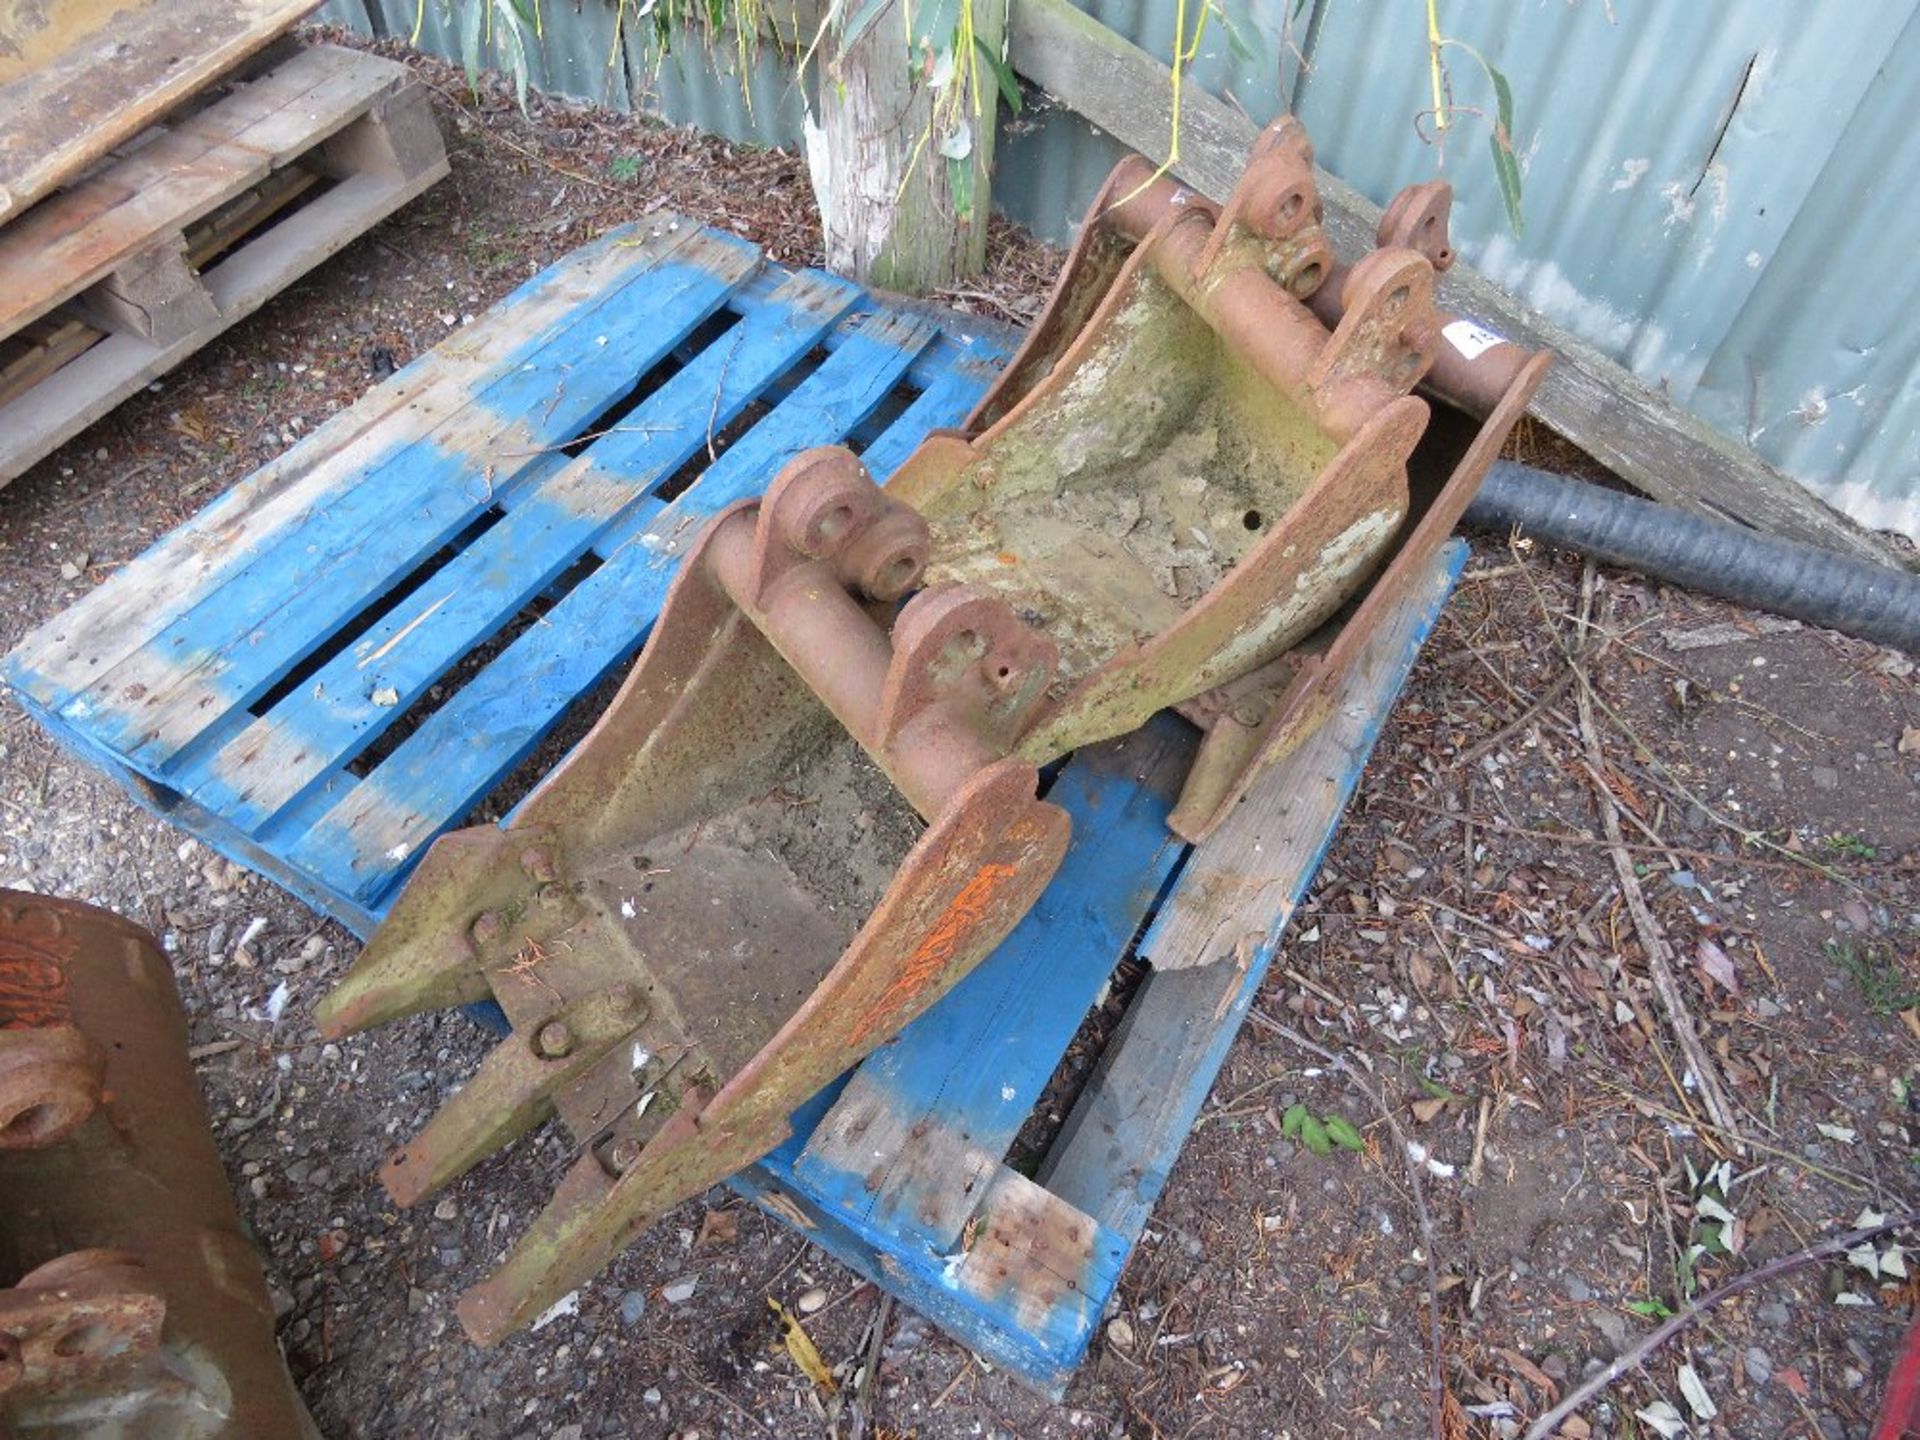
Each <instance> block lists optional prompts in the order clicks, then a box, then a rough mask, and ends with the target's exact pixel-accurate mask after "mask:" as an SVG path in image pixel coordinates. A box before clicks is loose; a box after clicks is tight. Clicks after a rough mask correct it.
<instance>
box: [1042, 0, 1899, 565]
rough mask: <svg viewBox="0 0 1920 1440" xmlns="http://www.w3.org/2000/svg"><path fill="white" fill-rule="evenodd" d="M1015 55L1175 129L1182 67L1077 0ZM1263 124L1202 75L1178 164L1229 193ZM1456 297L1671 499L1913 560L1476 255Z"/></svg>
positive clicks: (1331, 203) (1101, 121) (1573, 415)
mask: <svg viewBox="0 0 1920 1440" xmlns="http://www.w3.org/2000/svg"><path fill="white" fill-rule="evenodd" d="M1012 12H1013V13H1012V17H1011V20H1010V21H1009V24H1008V32H1007V33H1008V59H1009V61H1010V63H1011V64H1012V65H1013V67H1014V68H1015V69H1016V70H1018V71H1019V72H1020V73H1021V74H1023V75H1025V76H1026V77H1027V78H1028V79H1029V80H1031V81H1033V82H1034V83H1035V84H1036V85H1039V86H1040V87H1041V88H1042V89H1044V90H1046V91H1047V92H1048V93H1049V94H1051V95H1053V96H1054V97H1055V98H1056V99H1058V100H1060V101H1061V102H1063V103H1064V104H1066V105H1068V106H1070V107H1071V108H1072V109H1074V110H1076V111H1078V112H1079V113H1080V114H1081V115H1083V116H1085V117H1086V118H1087V119H1088V120H1091V121H1092V122H1093V123H1094V124H1095V125H1097V126H1099V127H1100V128H1101V129H1102V130H1105V131H1106V132H1107V133H1108V134H1110V135H1112V136H1114V137H1115V138H1116V139H1118V140H1119V141H1121V143H1123V144H1125V145H1128V146H1131V147H1132V148H1133V149H1135V150H1137V151H1139V152H1140V153H1141V154H1143V155H1145V156H1147V157H1148V158H1149V159H1151V160H1153V161H1154V162H1155V163H1156V164H1157V163H1161V162H1163V161H1165V160H1166V158H1167V155H1168V150H1169V142H1170V140H1171V125H1170V118H1169V113H1168V103H1167V97H1168V96H1169V95H1170V94H1171V93H1172V90H1171V85H1172V72H1171V71H1170V70H1169V69H1168V68H1167V67H1166V66H1165V65H1163V64H1161V63H1160V62H1159V61H1158V60H1156V59H1155V58H1154V57H1153V56H1151V55H1149V54H1147V52H1146V51H1144V50H1142V49H1140V48H1139V47H1138V46H1136V45H1134V44H1133V43H1131V42H1130V41H1128V40H1126V39H1125V38H1124V37H1122V36H1120V35H1118V34H1116V33H1114V32H1113V31H1112V30H1109V29H1108V28H1107V27H1106V26H1104V25H1102V24H1101V23H1100V22H1099V21H1098V20H1096V19H1094V18H1093V17H1092V16H1091V15H1088V14H1086V13H1085V12H1084V11H1081V10H1079V9H1077V8H1076V7H1075V6H1074V5H1073V4H1072V3H1071V0H1015V3H1014V4H1013V7H1012ZM1257 133H1258V130H1257V127H1256V126H1255V125H1254V124H1253V122H1252V121H1250V120H1249V119H1247V117H1246V116H1245V115H1244V114H1242V113H1241V112H1240V111H1238V110H1236V109H1234V108H1233V107H1231V106H1230V105H1228V104H1227V103H1226V102H1224V101H1221V100H1218V99H1215V98H1214V97H1213V96H1211V95H1208V94H1206V93H1205V92H1204V91H1201V90H1199V89H1197V88H1195V87H1191V86H1189V87H1187V88H1186V89H1185V91H1184V92H1183V95H1182V113H1181V121H1180V161H1179V163H1178V164H1176V165H1175V166H1174V167H1173V171H1174V173H1175V174H1176V175H1177V176H1179V177H1180V178H1181V179H1182V180H1184V181H1186V182H1187V183H1188V184H1189V185H1192V186H1193V187H1194V188H1195V189H1197V190H1199V191H1201V192H1202V193H1203V194H1205V195H1208V196H1210V197H1211V198H1213V199H1215V200H1225V199H1226V197H1227V195H1228V194H1229V193H1230V192H1231V191H1232V189H1233V185H1234V182H1235V181H1236V180H1237V179H1238V178H1239V176H1240V172H1241V171H1242V169H1243V168H1244V167H1245V165H1246V159H1247V152H1248V150H1249V149H1250V148H1251V147H1252V145H1253V141H1254V138H1255V136H1256V135H1257ZM1317 178H1318V183H1319V190H1320V198H1321V199H1322V200H1323V201H1324V202H1325V205H1326V229H1327V233H1328V236H1329V238H1330V239H1331V240H1332V241H1333V244H1334V248H1335V249H1336V250H1338V251H1339V252H1340V253H1341V254H1343V255H1348V256H1353V255H1358V254H1361V253H1364V252H1365V251H1366V250H1368V249H1370V248H1372V245H1373V237H1374V232H1375V230H1376V228H1377V227H1378V225H1379V222H1380V207H1379V206H1377V205H1375V204H1374V203H1373V202H1372V201H1370V200H1368V199H1367V198H1366V197H1365V196H1363V195H1361V194H1360V193H1359V192H1358V191H1357V190H1354V189H1353V188H1352V187H1351V186H1348V185H1346V184H1344V183H1342V182H1341V181H1340V180H1339V179H1337V178H1336V177H1334V176H1332V175H1330V174H1328V173H1327V172H1326V171H1324V170H1322V171H1320V172H1318V177H1317ZM1439 300H1440V303H1441V305H1442V306H1443V307H1445V308H1448V309H1450V310H1453V311H1457V312H1458V313H1460V314H1463V315H1467V316H1470V317H1472V318H1473V319H1476V320H1479V321H1481V322H1483V323H1485V324H1487V325H1489V326H1490V327H1491V328H1492V329H1494V330H1497V331H1499V332H1500V333H1501V334H1503V335H1505V336H1506V337H1507V338H1508V339H1511V340H1513V341H1515V342H1516V343H1518V344H1522V345H1527V346H1530V347H1532V348H1534V349H1544V350H1551V351H1553V352H1554V353H1555V356H1556V359H1555V361H1554V365H1553V368H1552V369H1551V370H1550V371H1549V372H1548V374H1547V378H1546V381H1545V383H1543V384H1542V385H1541V387H1540V389H1539V391H1538V393H1536V394H1535V396H1534V400H1533V405H1532V407H1531V408H1532V413H1533V414H1534V415H1535V416H1537V417H1538V418H1539V419H1540V420H1541V421H1543V422H1544V423H1545V424H1547V425H1549V426H1551V427H1552V428H1553V429H1554V430H1556V431H1558V432H1559V433H1560V434H1561V435H1564V436H1565V437H1566V438H1567V439H1569V440H1571V441H1572V442H1573V443H1574V444H1576V445H1578V446H1579V447H1580V448H1581V449H1583V450H1585V451H1586V452H1587V453H1588V454H1590V455H1592V456H1593V457H1594V458H1595V459H1596V460H1598V461H1599V462H1600V463H1601V464H1603V465H1605V466H1606V467H1607V468H1608V469H1610V470H1612V471H1613V472H1614V473H1615V474H1616V475H1618V476H1620V478H1621V479H1623V480H1625V481H1627V482H1628V483H1629V484H1631V485H1633V486H1634V487H1635V488H1637V489H1639V490H1643V491H1645V492H1646V493H1647V494H1648V495H1651V496H1653V497H1654V498H1655V499H1657V500H1663V501H1665V502H1667V503H1668V504H1671V505H1678V506H1681V507H1683V508H1685V509H1689V510H1693V511H1697V512H1700V513H1703V514H1708V515H1714V516H1720V517H1724V518H1731V519H1734V520H1738V521H1741V522H1743V523H1745V524H1747V525H1751V526H1753V527H1754V528H1756V529H1760V530H1766V531H1771V532H1772V533H1774V534H1778V535H1785V536H1789V537H1791V538H1792V539H1795V540H1803V541H1806V542H1808V543H1809V544H1814V545H1824V546H1826V547H1827V548H1829V549H1832V550H1839V551H1842V552H1843V553H1846V554H1850V555H1854V556H1857V557H1860V558H1863V559H1868V560H1874V561H1878V562H1879V563H1881V564H1891V565H1895V566H1903V565H1904V564H1905V563H1906V562H1905V561H1903V560H1902V559H1901V558H1900V557H1899V556H1898V555H1897V554H1896V552H1894V550H1893V549H1892V548H1891V547H1890V546H1888V545H1886V544H1885V543H1884V542H1882V541H1881V540H1880V539H1879V538H1878V537H1877V536H1875V535H1873V534H1871V533H1870V532H1868V531H1867V530H1865V529H1863V528H1862V527H1861V526H1859V525H1857V524H1855V523H1854V522H1853V521H1852V520H1850V519H1848V518H1847V517H1846V516H1844V515H1842V514H1841V513H1840V512H1839V511H1837V510H1835V509H1833V508H1832V507H1831V506H1829V505H1827V504H1826V502H1824V501H1823V500H1821V499H1820V498H1819V497H1817V496H1816V495H1814V494H1813V493H1812V492H1811V491H1809V490H1807V489H1806V488H1805V487H1804V486H1802V485H1801V484H1800V483H1799V482H1798V481H1796V480H1794V479H1792V478H1791V477H1789V476H1787V475H1785V474H1783V473H1781V472H1780V471H1779V470H1776V469H1775V468H1774V467H1773V466H1771V465H1769V464H1768V463H1767V462H1766V461H1764V460H1762V459H1761V458H1760V457H1759V456H1758V455H1757V454H1755V453H1754V452H1753V451H1752V450H1751V449H1749V448H1748V447H1747V446H1745V445H1743V444H1741V443H1739V442H1738V441H1736V440H1734V439H1732V438H1730V437H1729V436H1726V435H1723V434H1721V433H1720V432H1719V431H1718V430H1715V429H1714V428H1713V427H1712V426H1711V425H1708V424H1707V423H1706V422H1705V421H1704V420H1701V419H1698V418H1697V417H1695V416H1693V415H1690V414H1688V413H1687V412H1685V411H1684V410H1682V409H1680V408H1679V407H1678V406H1677V405H1675V404H1674V403H1673V402H1672V401H1670V400H1668V399H1667V398H1666V397H1665V396H1663V395H1661V394H1660V393H1659V391H1657V390H1656V389H1654V388H1653V387H1652V386H1651V385H1649V384H1647V383H1646V382H1645V381H1644V380H1642V379H1640V378H1639V377H1638V376H1636V375H1634V374H1632V373H1631V372H1630V371H1628V370H1627V369H1625V368H1624V367H1623V366H1621V365H1619V364H1617V363H1616V362H1614V361H1613V360H1611V359H1609V358H1608V357H1607V356H1605V355H1603V354H1601V353H1600V351H1599V350H1597V349H1596V348H1594V347H1593V346H1592V345H1589V344H1587V343H1586V342H1585V341H1584V340H1580V339H1578V338H1576V337H1575V336H1574V335H1572V334H1571V333H1570V332H1568V331H1567V330H1565V329H1564V328H1562V327H1561V326H1559V325H1557V324H1555V323H1554V322H1553V321H1551V320H1549V319H1547V318H1546V317H1545V316H1543V315H1541V314H1540V313H1539V312H1537V311H1535V310H1532V309H1530V308H1528V307H1527V306H1525V305H1523V304H1521V303H1520V302H1519V301H1518V300H1516V299H1514V298H1513V297H1512V296H1511V295H1509V294H1508V293H1507V292H1506V291H1504V290H1502V289H1500V287H1499V286H1497V285H1495V284H1494V283H1493V282H1492V281H1490V280H1488V279H1487V278H1486V277H1485V276H1483V275H1480V274H1478V273H1476V272H1475V271H1474V270H1473V269H1472V268H1471V267H1469V266H1467V265H1464V264H1458V263H1456V264H1455V265H1454V266H1453V268H1452V269H1451V270H1449V271H1448V272H1447V273H1446V274H1445V275H1443V276H1441V277H1440V288H1439Z"/></svg>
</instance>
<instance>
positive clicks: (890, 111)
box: [806, 0, 1008, 294]
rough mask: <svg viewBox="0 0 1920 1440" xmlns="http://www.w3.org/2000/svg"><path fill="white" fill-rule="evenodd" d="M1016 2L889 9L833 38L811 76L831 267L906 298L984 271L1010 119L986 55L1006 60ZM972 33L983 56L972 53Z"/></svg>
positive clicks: (953, 1) (812, 150) (815, 172)
mask: <svg viewBox="0 0 1920 1440" xmlns="http://www.w3.org/2000/svg"><path fill="white" fill-rule="evenodd" d="M1007 4H1008V0H944V3H940V0H927V3H922V4H907V3H903V0H881V3H879V4H878V5H877V6H875V7H872V8H870V9H868V10H866V11H865V12H863V13H860V14H857V15H856V16H855V20H854V24H855V25H856V26H857V30H856V32H855V33H853V34H850V35H845V36H835V35H829V36H827V37H825V40H824V43H823V44H822V45H821V46H820V50H819V53H817V54H816V55H815V57H814V60H813V62H812V64H811V65H810V66H809V75H808V87H809V90H810V91H811V93H812V104H811V106H810V110H811V113H810V114H809V116H808V118H807V126H806V141H807V146H806V148H807V165H808V169H809V170H810V171H811V173H812V177H813V189H814V194H815V196H816V197H817V199H818V200H819V203H820V215H821V220H822V223H823V225H824V227H825V230H826V249H827V264H828V266H829V267H830V268H832V269H834V270H836V271H839V272H840V273H842V274H845V275H851V276H852V277H853V278H854V279H856V280H859V281H861V282H863V283H868V284H873V285H877V286H880V287H882V288H883V289H888V290H899V291H903V292H905V293H908V294H924V293H925V292H927V291H929V290H933V289H937V288H938V287H940V286H942V285H950V284H952V283H953V282H954V281H955V280H958V279H960V278H961V277H962V276H965V275H970V274H973V273H975V272H977V271H978V270H979V269H980V267H981V265H982V264H983V263H984V261H985V256H986V242H987V215H988V213H989V212H990V210H991V208H992V198H991V194H990V188H989V182H990V177H991V174H992V169H993V139H994V128H995V118H996V115H997V112H998V107H999V90H998V86H997V83H996V81H995V76H994V69H993V66H992V64H990V63H989V60H988V56H989V55H991V56H995V57H997V56H999V54H1000V53H1001V45H1002V43H1003V38H1004V36H1005V33H1006V18H1007ZM849 8H850V9H853V10H856V11H859V10H860V9H861V7H858V6H850V7H849ZM969 22H970V23H969ZM909 24H911V26H912V33H909V30H908V26H909ZM969 30H970V31H971V34H972V35H973V36H974V37H975V39H976V41H977V44H978V47H980V48H981V49H983V50H984V51H985V53H968V52H969V50H970V48H971V47H969V46H967V45H966V44H965V37H966V35H967V34H968V33H969ZM970 75H977V77H978V83H977V85H970V84H969V81H968V77H969V76H970ZM954 87H957V88H954ZM956 97H958V99H956ZM976 97H977V103H978V113H976V110H975V105H976Z"/></svg>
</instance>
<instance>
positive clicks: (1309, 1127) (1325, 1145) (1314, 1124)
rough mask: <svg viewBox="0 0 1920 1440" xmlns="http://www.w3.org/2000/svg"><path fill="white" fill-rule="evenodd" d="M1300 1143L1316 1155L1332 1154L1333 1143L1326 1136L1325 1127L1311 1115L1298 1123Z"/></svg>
mask: <svg viewBox="0 0 1920 1440" xmlns="http://www.w3.org/2000/svg"><path fill="white" fill-rule="evenodd" d="M1300 1143H1301V1144H1302V1145H1304V1146H1306V1147H1307V1149H1309V1150H1311V1151H1312V1152H1313V1153H1314V1154H1316V1155H1331V1154H1332V1153H1333V1141H1332V1140H1331V1139H1330V1138H1329V1137H1328V1135H1327V1127H1326V1126H1324V1125H1322V1124H1321V1123H1320V1122H1319V1121H1318V1120H1316V1119H1314V1117H1313V1116H1311V1115H1309V1116H1307V1118H1306V1119H1304V1120H1302V1121H1301V1122H1300Z"/></svg>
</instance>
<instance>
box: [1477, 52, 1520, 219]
mask: <svg viewBox="0 0 1920 1440" xmlns="http://www.w3.org/2000/svg"><path fill="white" fill-rule="evenodd" d="M1480 63H1481V64H1482V65H1483V66H1485V67H1486V71H1487V78H1488V79H1489V80H1491V81H1492V82H1493V104H1494V126H1493V135H1492V136H1491V137H1490V138H1489V140H1488V142H1487V143H1488V144H1489V145H1490V146H1492V148H1493V173H1494V178H1495V179H1497V180H1498V181H1499V182H1500V198H1501V199H1502V200H1504V201H1505V202H1506V206H1507V224H1508V225H1509V226H1510V227H1511V228H1512V230H1513V233H1514V234H1515V235H1524V234H1525V233H1526V222H1525V221H1524V220H1523V219H1522V218H1521V215H1520V161H1519V159H1518V158H1517V157H1516V156H1515V155H1514V153H1513V86H1511V85H1509V84H1508V83H1507V77H1506V76H1505V75H1503V74H1501V73H1500V71H1499V70H1498V69H1497V68H1496V67H1494V66H1492V65H1489V64H1487V62H1486V61H1485V60H1484V59H1483V60H1481V62H1480Z"/></svg>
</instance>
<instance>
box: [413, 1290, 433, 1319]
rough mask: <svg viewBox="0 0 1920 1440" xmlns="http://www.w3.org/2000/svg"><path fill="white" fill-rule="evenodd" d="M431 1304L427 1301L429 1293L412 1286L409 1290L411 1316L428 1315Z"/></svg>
mask: <svg viewBox="0 0 1920 1440" xmlns="http://www.w3.org/2000/svg"><path fill="white" fill-rule="evenodd" d="M430 1303H431V1302H430V1301H429V1300H428V1299H427V1292H426V1291H424V1290H422V1289H421V1288H420V1287H419V1286H418V1285H412V1286H409V1287H408V1288H407V1313H408V1314H409V1315H424V1314H426V1313H427V1307H428V1305H429V1304H430Z"/></svg>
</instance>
